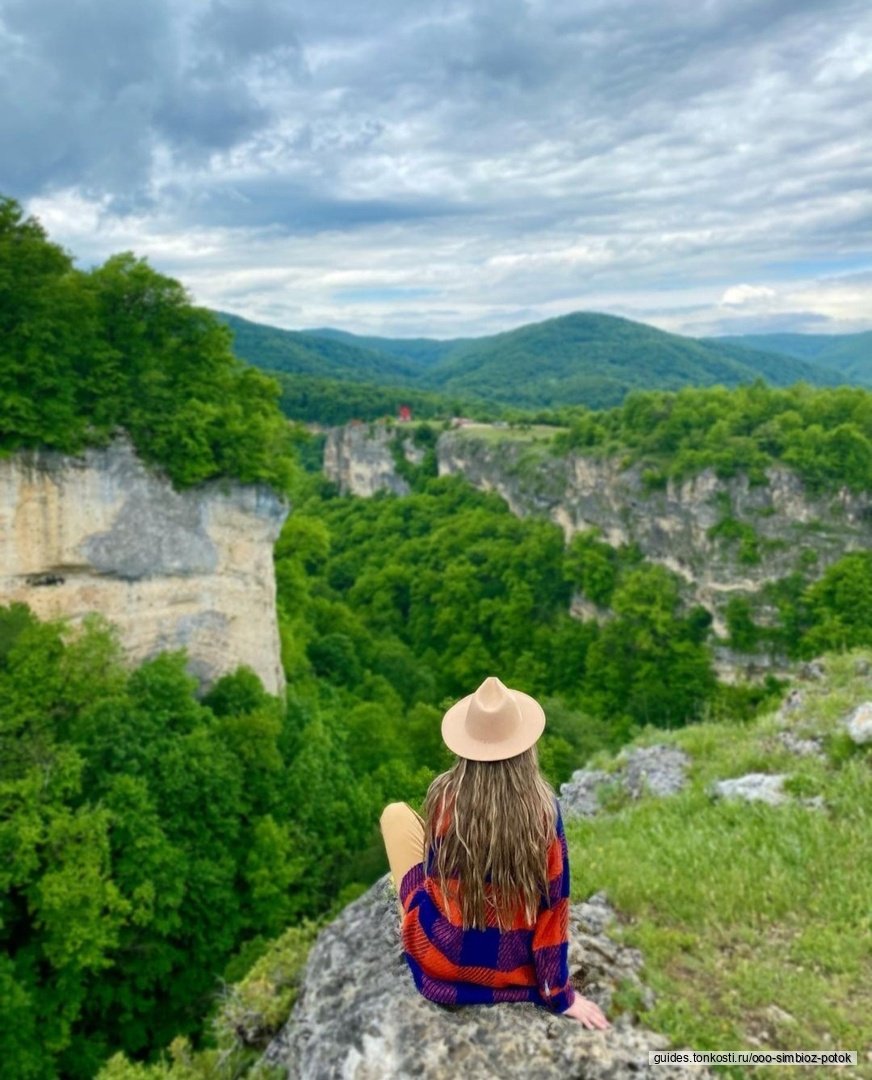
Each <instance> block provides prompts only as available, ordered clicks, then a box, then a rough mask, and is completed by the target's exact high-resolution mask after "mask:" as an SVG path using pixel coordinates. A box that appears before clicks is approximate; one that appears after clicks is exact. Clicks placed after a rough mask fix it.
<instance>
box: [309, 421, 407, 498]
mask: <svg viewBox="0 0 872 1080" xmlns="http://www.w3.org/2000/svg"><path fill="white" fill-rule="evenodd" d="M395 435H396V431H395V430H393V429H392V428H389V427H388V426H387V425H386V424H383V423H381V424H379V423H372V424H363V423H352V424H347V425H346V426H345V427H337V428H331V429H330V430H329V431H328V433H327V440H326V442H325V444H324V472H325V474H326V476H327V478H328V479H329V480H332V481H333V483H334V484H336V485H337V486H338V488H339V490H340V492H341V493H342V494H343V495H361V496H369V495H374V494H375V493H376V492H377V491H390V492H393V494H394V495H408V494H409V491H410V488H409V485H408V483H407V482H406V481H405V480H404V479H403V477H401V476H400V475H399V474H398V473H397V465H396V462H395V460H394V455H393V452H392V450H391V442H392V440H393V439H394V437H395ZM406 443H407V444H408V445H405V446H404V453H405V455H406V459H407V460H408V461H409V462H411V463H412V464H415V465H417V464H420V460H421V458H422V456H423V454H422V453H421V452H420V451H419V450H418V448H417V447H415V446H413V445H412V444H411V440H406Z"/></svg>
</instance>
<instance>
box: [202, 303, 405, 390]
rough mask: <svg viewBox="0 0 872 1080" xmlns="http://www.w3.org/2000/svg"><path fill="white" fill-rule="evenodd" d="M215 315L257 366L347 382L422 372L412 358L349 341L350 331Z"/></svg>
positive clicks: (244, 356)
mask: <svg viewBox="0 0 872 1080" xmlns="http://www.w3.org/2000/svg"><path fill="white" fill-rule="evenodd" d="M214 314H215V315H216V316H217V317H218V318H219V319H220V320H221V321H222V322H223V323H226V324H227V326H229V327H230V329H231V330H232V331H233V338H234V341H233V348H234V352H235V353H236V355H237V356H238V357H240V358H241V359H242V360H246V361H247V362H248V363H249V364H254V365H255V366H256V367H260V368H267V369H269V370H271V371H284V372H289V373H291V374H295V375H315V376H321V377H324V378H331V379H343V380H346V381H348V382H365V383H383V382H392V383H400V384H403V383H405V382H408V381H410V380H413V379H414V378H415V377H416V376H417V375H418V373H419V370H420V368H419V365H416V364H415V363H413V362H412V361H408V360H403V359H402V358H400V357H397V356H395V355H391V354H389V353H387V352H375V351H374V350H372V349H368V348H366V347H364V346H360V345H357V344H353V343H352V341H351V339H352V335H347V337H348V338H349V339H350V340H349V341H346V340H345V337H346V335H330V336H328V335H320V336H319V335H315V334H312V333H309V332H306V331H299V330H280V329H279V328H278V327H277V326H267V325H266V324H264V323H256V322H250V321H249V320H248V319H242V318H240V317H239V316H238V315H230V314H228V313H227V312H223V311H216V312H215V313H214ZM353 340H355V341H356V340H357V339H353ZM360 340H363V339H360Z"/></svg>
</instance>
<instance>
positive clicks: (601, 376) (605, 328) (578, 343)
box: [427, 313, 834, 408]
mask: <svg viewBox="0 0 872 1080" xmlns="http://www.w3.org/2000/svg"><path fill="white" fill-rule="evenodd" d="M758 375H762V376H763V378H764V379H765V380H766V381H767V382H769V383H771V384H773V385H776V386H787V385H789V384H790V383H793V382H796V381H797V380H799V379H803V380H806V381H808V382H810V383H813V384H818V385H827V384H828V383H830V382H832V381H834V380H833V378H832V376H831V375H830V374H828V373H827V372H825V371H823V370H820V369H818V368H816V367H814V366H813V365H810V364H807V363H805V362H804V361H801V360H795V359H785V358H783V357H777V356H774V355H772V354H767V353H763V352H754V351H752V350H750V349H749V350H745V349H738V348H736V347H735V346H732V345H725V346H720V345H714V344H706V343H703V342H699V341H695V340H693V339H692V338H686V337H681V336H679V335H678V334H668V333H665V332H664V331H662V330H656V329H654V328H653V327H650V326H646V325H644V324H643V323H637V322H632V321H631V320H629V319H622V318H618V317H616V316H612V315H598V314H589V313H577V314H574V315H565V316H563V317H561V318H558V319H549V320H548V321H547V322H543V323H535V324H532V325H530V326H523V327H521V328H520V329H518V330H512V331H509V332H508V333H505V334H497V335H495V336H494V337H489V338H482V339H479V340H478V341H473V342H469V343H466V344H464V345H460V346H458V347H457V348H455V349H454V350H452V352H451V353H449V354H448V355H447V356H446V357H445V358H444V359H443V360H441V361H440V362H439V363H438V364H437V365H435V366H434V367H433V368H431V369H430V371H429V372H428V375H427V380H428V382H429V384H430V385H432V386H433V387H434V388H436V389H441V390H452V391H454V392H455V393H460V392H467V393H469V394H472V395H475V396H480V397H484V398H487V399H489V400H496V401H512V402H513V403H514V404H517V405H526V406H554V405H571V404H582V403H583V404H586V405H588V406H590V407H593V408H601V407H605V406H609V405H615V404H618V403H619V402H620V401H621V400H622V399H623V397H624V395H625V394H626V393H627V391H628V390H630V389H633V388H640V389H642V388H644V389H649V388H651V389H653V388H657V389H663V390H675V389H678V388H679V387H682V386H689V385H694V386H710V385H714V384H716V383H720V384H723V385H725V386H737V385H738V384H739V383H742V382H748V381H751V380H753V379H754V378H755V377H756V376H758Z"/></svg>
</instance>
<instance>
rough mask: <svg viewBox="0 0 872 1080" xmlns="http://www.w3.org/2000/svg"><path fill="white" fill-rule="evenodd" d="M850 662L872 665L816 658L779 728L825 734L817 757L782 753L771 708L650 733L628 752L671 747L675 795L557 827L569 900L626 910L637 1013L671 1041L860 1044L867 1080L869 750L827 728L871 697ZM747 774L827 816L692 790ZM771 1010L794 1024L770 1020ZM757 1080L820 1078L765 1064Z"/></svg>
mask: <svg viewBox="0 0 872 1080" xmlns="http://www.w3.org/2000/svg"><path fill="white" fill-rule="evenodd" d="M862 659H865V660H866V661H867V662H870V663H872V652H870V651H869V650H865V651H863V650H855V651H854V652H852V653H847V654H843V655H836V654H830V655H828V656H826V657H825V658H824V660H825V664H826V670H827V678H826V680H825V681H824V682H822V683H808V684H798V685H802V687H803V694H804V696H805V697H804V703H803V705H802V706H801V707H800V708H799V709H797V710H796V711H795V712H791V713H790V714H789V715H790V729H791V730H793V731H794V732H796V733H797V734H801V735H812V734H815V735H823V736H824V737H825V738H826V744H825V746H826V751H827V758H826V760H824V761H819V760H817V759H810V758H806V757H798V756H797V755H795V754H792V753H790V752H789V751H787V750H786V749H784V748H783V747H781V745H780V743H779V742H778V741H777V740H776V738H775V734H776V732H777V731H778V730H779V722H778V717H777V714H775V713H771V714H769V715H767V716H763V717H760V718H758V719H757V720H755V721H753V722H752V723H751V724H749V725H748V726H746V727H737V726H734V725H725V724H721V723H703V724H697V725H694V726H692V727H688V728H685V729H683V730H680V731H675V732H669V733H664V732H661V731H653V730H652V731H650V732H648V733H646V734H645V735H644V736H642V737H640V738H639V739H637V740H636V744H637V745H648V744H651V743H654V742H658V743H660V742H663V743H668V744H670V745H676V746H680V747H682V748H684V749H685V750H686V751H687V753H688V754H689V755H690V756H691V758H692V760H693V764H692V766H691V770H690V783H689V784H688V786H687V788H686V789H685V790H684V791H683V792H681V793H680V794H678V795H675V796H672V797H669V798H663V799H658V798H644V799H641V800H639V801H638V802H636V803H632V802H627V801H623V800H622V801H623V805H621V802H618V803H617V804H614V805H613V806H611V807H610V808H609V811H610V812H609V813H608V814H606V815H605V816H600V817H598V818H595V819H591V820H582V821H575V822H570V823H568V825H567V836H568V841H569V847H570V854H571V865H572V871H573V880H572V895H573V899H576V900H580V899H583V898H586V897H587V896H589V895H590V894H591V893H592V892H595V891H596V890H598V889H603V888H604V889H605V890H606V891H607V893H608V895H609V898H610V900H611V901H612V902H613V903H614V904H615V906H616V908H617V909H618V910H619V911H620V912H621V913H622V916H625V917H626V921H625V922H623V925H622V927H621V930H620V936H621V937H622V938H623V939H624V940H626V941H627V942H628V943H630V944H632V945H634V946H636V947H638V948H640V949H641V950H642V951H643V955H644V958H645V964H646V969H645V972H643V978H645V979H646V981H647V982H648V983H649V984H650V985H651V986H652V987H653V989H654V991H655V993H656V994H657V1000H656V1002H655V1005H654V1007H653V1008H652V1009H651V1010H650V1011H648V1012H645V1013H643V1014H642V1019H643V1020H644V1021H645V1022H646V1023H648V1024H650V1026H651V1027H653V1028H655V1029H657V1030H661V1031H664V1032H666V1033H667V1034H669V1035H671V1036H672V1037H673V1038H674V1039H675V1041H676V1045H677V1044H684V1045H688V1046H691V1047H693V1048H695V1049H736V1048H751V1047H753V1046H754V1045H759V1046H760V1047H762V1048H768V1049H779V1048H780V1049H794V1050H796V1049H812V1048H814V1049H820V1048H833V1049H839V1048H840V1049H849V1050H859V1051H860V1054H861V1060H863V1064H864V1065H865V1068H866V1070H868V1071H867V1072H865V1075H872V1061H870V1060H865V1049H866V1048H868V1047H869V1046H872V914H870V902H869V901H870V897H872V768H870V765H872V761H870V754H872V751H870V750H869V749H868V748H866V749H857V748H853V747H852V744H851V743H850V742H849V740H848V739H847V738H846V737H845V736H844V735H843V734H839V730H838V726H839V725H838V722H839V720H840V718H842V717H843V716H845V715H846V714H847V713H848V712H849V711H850V710H851V708H852V707H854V706H855V705H857V704H859V703H860V702H862V701H865V700H868V699H870V698H872V677H869V676H859V675H856V674H855V673H854V672H855V664H856V663H857V662H858V661H860V660H862ZM609 764H610V762H609V759H608V757H607V756H605V755H598V756H597V757H595V758H594V759H593V762H592V765H594V766H599V767H605V768H608V767H609ZM755 771H760V772H785V773H789V774H790V775H791V777H793V778H794V779H793V780H792V781H791V783H792V784H795V789H796V792H797V793H798V795H802V796H806V795H817V794H820V795H822V796H823V798H824V800H825V803H826V805H827V807H828V809H827V810H826V811H823V812H822V811H819V810H814V809H809V808H807V807H805V806H803V805H802V804H801V803H799V802H798V801H797V802H795V803H792V804H791V805H785V806H778V807H770V806H766V805H762V804H759V803H758V804H748V803H744V802H733V801H723V800H718V801H716V800H713V799H712V798H711V797H710V796H709V795H708V794H707V793H706V788H707V786H708V784H709V783H710V782H711V781H712V780H715V779H723V778H727V777H734V776H741V775H743V774H745V773H748V772H755ZM771 1005H777V1006H778V1008H779V1009H781V1010H784V1012H785V1013H788V1014H790V1015H791V1016H792V1017H793V1020H792V1021H787V1020H784V1021H779V1020H773V1019H772V1018H771V1016H770V1015H769V1014H767V1008H768V1007H769V1006H771ZM755 1039H756V1040H758V1041H757V1043H755V1042H754V1041H753V1040H755ZM727 1074H728V1075H734V1076H736V1077H739V1076H744V1075H747V1073H745V1072H742V1071H737V1072H734V1073H729V1072H728V1073H727ZM863 1074H864V1073H863V1072H862V1071H858V1072H857V1073H855V1074H853V1075H858V1076H859V1075H863ZM755 1075H756V1076H761V1077H764V1076H765V1077H769V1076H771V1077H773V1078H774V1077H776V1076H777V1077H778V1080H784V1078H786V1077H794V1076H795V1077H803V1078H805V1080H811V1078H812V1077H817V1076H821V1077H823V1076H824V1075H827V1076H830V1075H832V1074H831V1073H830V1072H827V1073H826V1074H825V1072H824V1070H823V1069H821V1070H818V1071H816V1070H815V1069H812V1068H810V1067H805V1066H804V1067H800V1066H796V1067H788V1066H777V1067H771V1068H770V1069H768V1070H767V1069H762V1068H761V1069H760V1070H759V1071H758V1072H755Z"/></svg>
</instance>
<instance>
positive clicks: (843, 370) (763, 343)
mask: <svg viewBox="0 0 872 1080" xmlns="http://www.w3.org/2000/svg"><path fill="white" fill-rule="evenodd" d="M710 340H711V342H712V343H713V344H716V345H721V344H735V345H739V346H742V347H750V348H752V349H763V350H765V351H766V352H770V353H779V354H781V355H783V356H791V357H796V358H798V359H801V360H808V361H810V362H811V363H814V364H816V365H818V367H824V368H828V369H830V370H832V371H835V372H838V374H840V375H841V376H843V377H844V378H845V379H846V381H849V382H852V383H860V384H861V385H864V386H872V330H866V331H865V332H864V333H861V334H743V335H739V336H733V337H723V338H712V339H710Z"/></svg>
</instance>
